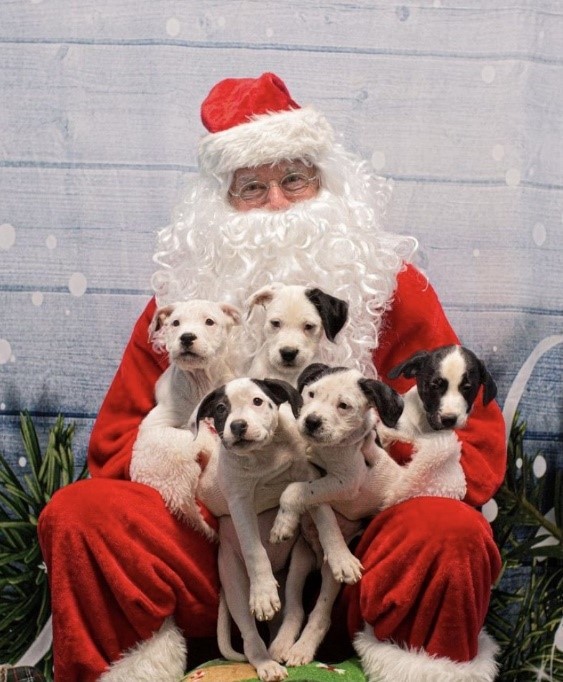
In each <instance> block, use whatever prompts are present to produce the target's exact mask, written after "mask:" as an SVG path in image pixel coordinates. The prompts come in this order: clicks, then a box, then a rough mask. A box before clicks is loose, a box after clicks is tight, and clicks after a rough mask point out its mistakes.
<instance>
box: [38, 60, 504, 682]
mask: <svg viewBox="0 0 563 682" xmlns="http://www.w3.org/2000/svg"><path fill="white" fill-rule="evenodd" d="M202 120H203V123H204V125H205V127H206V128H207V130H208V131H209V132H208V134H207V135H206V136H205V137H203V138H202V140H201V142H200V145H199V163H200V172H199V174H198V176H197V177H196V178H194V179H193V180H192V181H191V182H190V184H189V186H188V187H187V188H186V191H185V194H184V197H183V199H182V200H181V202H180V203H179V205H178V206H177V207H176V209H175V211H174V214H173V219H172V222H171V224H170V225H169V226H168V227H166V228H165V229H164V230H162V231H161V232H160V234H159V236H158V246H157V251H156V254H155V261H156V262H157V263H158V264H159V269H158V270H157V272H156V273H155V274H154V276H153V280H152V281H153V286H154V291H155V297H154V298H153V299H152V300H151V301H150V302H149V304H148V306H147V308H146V310H145V311H144V313H143V314H142V315H141V317H140V319H139V321H138V322H137V324H136V326H135V328H134V330H133V334H132V337H131V340H130V342H129V344H128V346H127V348H126V350H125V353H124V355H123V359H122V361H121V364H120V367H119V369H118V371H117V374H116V376H115V378H114V381H113V383H112V385H111V387H110V389H109V391H108V394H107V396H106V398H105V400H104V403H103V405H102V407H101V409H100V412H99V415H98V418H97V420H96V423H95V426H94V429H93V433H92V437H91V441H90V446H89V452H88V463H89V468H90V473H91V478H90V479H89V480H86V481H81V482H77V483H74V484H72V485H70V486H67V487H66V488H64V489H62V490H61V491H59V492H58V493H57V494H56V495H55V496H54V498H53V500H52V501H51V502H50V503H49V504H48V505H47V507H46V508H45V510H44V512H43V514H42V516H41V518H40V523H39V532H40V539H41V545H42V549H43V553H44V556H45V560H46V563H47V565H48V570H49V577H50V581H51V588H52V609H53V632H54V656H55V672H56V679H57V680H61V681H63V680H64V682H91V681H94V680H98V679H101V680H105V681H106V682H107V681H116V680H128V681H130V680H136V682H140V681H141V680H146V681H147V682H148V680H155V679H158V680H177V679H179V678H180V677H181V675H182V672H183V671H184V668H185V665H186V644H185V640H186V638H189V639H190V641H193V642H196V643H194V644H192V645H191V646H197V638H199V637H208V636H213V635H214V633H215V628H216V615H217V602H218V578H217V568H216V547H215V546H214V544H213V543H212V542H210V541H209V540H207V539H206V538H205V537H203V536H202V535H201V534H199V533H198V532H197V531H195V530H194V529H192V528H190V527H189V526H187V525H186V524H185V523H183V522H182V521H181V520H179V519H177V518H176V517H175V516H173V515H172V514H171V513H170V512H169V511H168V510H167V508H166V506H165V504H164V502H163V500H162V498H161V497H160V496H159V494H158V492H156V491H155V490H154V489H152V488H150V487H148V486H145V485H142V484H140V483H135V482H132V481H131V480H130V476H129V465H130V461H131V452H132V447H133V444H134V442H135V439H136V436H137V431H138V427H139V424H140V422H141V421H142V419H143V417H144V416H145V415H146V414H147V413H148V412H149V410H150V409H151V408H152V407H153V405H154V385H155V383H156V381H157V379H158V378H159V376H160V375H161V374H162V372H163V371H164V370H165V368H166V365H167V360H166V358H165V356H163V355H159V354H157V353H155V351H154V350H153V348H152V346H151V344H150V343H149V342H148V338H147V329H148V326H149V323H150V321H151V318H152V316H153V314H154V311H155V308H156V305H157V304H163V303H167V302H171V301H176V300H189V299H192V298H204V299H215V300H221V301H225V300H227V301H230V302H232V303H234V304H236V305H242V304H243V303H244V301H245V300H246V299H247V298H248V296H249V295H250V294H251V293H252V292H253V291H255V290H257V289H258V288H259V287H261V286H263V285H265V284H267V283H270V282H275V281H281V282H285V283H292V284H304V285H307V286H314V287H319V288H321V289H324V290H325V291H327V292H330V293H331V294H332V295H334V296H338V297H339V298H341V299H344V300H346V301H347V302H348V303H349V306H350V307H349V323H348V324H347V325H346V327H345V328H344V329H343V330H342V332H341V334H340V335H339V338H338V343H336V344H334V343H326V345H324V346H323V347H322V349H321V356H322V359H323V360H325V361H327V362H329V363H331V364H332V363H338V364H340V365H348V366H356V367H358V368H359V369H361V370H362V371H363V372H364V373H365V374H366V375H371V376H375V375H378V376H379V377H380V378H381V379H383V380H385V381H387V372H388V371H389V370H390V369H391V368H392V367H393V366H395V365H397V364H398V363H399V362H401V361H402V360H404V359H405V358H407V357H408V356H409V355H411V354H412V353H413V352H415V351H417V350H420V349H431V348H435V347H438V346H441V345H445V344H449V343H456V342H457V341H458V339H457V337H456V334H455V332H454V331H453V330H452V328H451V326H450V324H449V322H448V320H447V319H446V316H445V314H444V311H443V309H442V307H441V305H440V303H439V301H438V299H437V297H436V294H435V292H434V291H433V289H432V287H431V286H430V284H429V283H428V281H427V279H426V277H425V276H424V275H423V274H421V273H420V272H419V271H418V270H417V269H416V268H415V267H413V265H412V264H409V260H410V259H411V257H412V254H413V253H414V250H415V248H416V241H415V240H414V239H412V238H409V237H403V236H398V235H394V234H391V233H389V232H387V231H385V230H384V228H383V225H382V221H383V216H384V209H385V206H386V204H387V201H388V199H389V196H390V192H391V188H390V185H389V183H388V182H386V181H385V180H383V179H381V178H377V177H374V175H373V174H372V173H371V172H370V169H369V167H368V165H367V164H366V163H365V162H362V161H361V160H360V159H358V158H357V157H355V156H354V155H352V154H350V153H348V152H346V151H345V149H344V148H343V147H342V146H341V144H340V143H339V142H338V141H337V138H336V136H335V133H334V131H333V129H332V127H331V126H330V124H329V123H328V121H327V120H326V118H325V117H324V116H323V115H322V114H321V113H319V112H318V111H317V110H315V109H314V108H313V107H300V106H299V105H298V104H297V103H296V102H295V101H294V100H293V99H292V98H291V95H290V94H289V92H288V90H287V88H286V86H285V84H284V83H283V82H282V81H281V80H280V79H279V78H278V77H277V76H276V75H274V74H271V73H265V74H263V75H262V76H260V77H259V78H255V79H254V78H243V79H227V80H224V81H221V82H220V83H218V84H217V85H216V86H215V87H214V88H213V89H212V90H211V92H210V93H209V95H208V97H207V98H206V99H205V101H204V102H203V105H202ZM256 343H257V339H253V338H252V337H251V338H250V345H251V347H250V351H249V352H250V353H251V352H252V346H253V344H254V346H255V344H256ZM389 383H390V384H391V385H393V387H394V388H396V389H397V390H398V391H400V392H404V391H405V390H407V388H408V387H409V386H410V383H409V381H407V380H405V379H403V378H399V379H397V380H395V381H389ZM504 434H505V431H504V425H503V421H502V416H501V413H500V410H499V408H498V406H497V405H496V403H494V402H492V403H489V404H488V405H487V406H484V405H483V402H482V399H481V397H479V398H478V400H477V402H476V405H475V407H474V410H473V412H472V414H471V417H470V419H469V421H468V425H467V427H466V428H465V429H463V430H462V431H460V432H459V434H458V436H459V439H460V440H461V442H462V460H461V461H462V466H463V469H464V473H465V476H466V480H467V494H466V497H465V499H464V500H463V501H458V500H452V499H444V498H431V497H419V498H416V499H411V500H408V501H405V502H402V503H400V504H396V505H394V506H392V507H390V508H388V509H386V510H385V511H383V512H381V513H379V514H378V515H376V516H375V517H374V518H372V519H369V520H368V521H367V522H366V530H365V531H364V533H363V536H362V538H361V540H360V542H359V544H358V546H357V547H356V549H355V552H356V554H357V556H358V557H359V558H360V559H361V562H362V564H363V566H364V569H365V571H364V575H363V577H362V579H361V581H360V582H359V583H358V584H357V585H355V586H351V587H347V588H345V590H344V591H343V593H342V596H341V599H340V601H339V609H341V610H343V612H345V613H346V618H345V619H344V620H345V621H347V633H346V637H347V638H348V641H349V642H353V645H354V647H355V649H356V652H357V653H358V655H359V656H360V658H361V662H362V665H363V668H364V671H365V673H366V676H367V678H368V679H370V680H374V681H375V680H388V681H389V682H401V681H405V682H406V681H410V680H412V681H415V680H416V682H421V681H422V680H428V681H431V682H436V681H437V680H451V681H452V682H453V681H454V680H455V681H456V682H458V681H459V680H474V681H477V680H479V681H480V682H482V681H487V680H493V679H494V678H495V674H496V664H495V661H494V654H495V650H496V646H495V644H494V642H493V641H492V640H491V639H490V638H489V637H488V635H487V634H486V633H485V631H484V630H483V623H484V620H485V616H486V612H487V608H488V604H489V596H490V590H491V585H492V583H493V581H494V580H495V579H496V577H497V575H498V572H499V569H500V557H499V553H498V550H497V548H496V546H495V544H494V541H493V538H492V533H491V530H490V527H489V526H488V524H487V522H486V521H485V519H484V518H483V516H482V515H481V514H480V513H479V511H477V509H476V507H478V506H479V505H482V504H483V503H485V502H486V501H487V500H489V499H490V498H491V496H492V495H493V494H494V493H495V491H496V489H497V488H498V486H499V485H500V483H501V481H502V478H503V474H504V467H505V456H506V448H505V435H504ZM394 456H395V457H396V458H402V461H405V460H406V458H408V453H403V454H400V453H399V452H396V453H394ZM202 512H203V513H204V514H206V515H207V518H208V520H209V522H210V523H213V522H214V520H213V519H212V517H211V515H210V514H209V512H208V511H207V510H206V509H205V508H204V507H202ZM336 620H338V621H339V623H340V624H341V623H342V619H336Z"/></svg>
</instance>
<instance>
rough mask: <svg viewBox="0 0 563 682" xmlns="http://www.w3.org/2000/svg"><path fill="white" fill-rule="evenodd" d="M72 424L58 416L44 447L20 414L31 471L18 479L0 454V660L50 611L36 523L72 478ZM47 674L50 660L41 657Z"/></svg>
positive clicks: (21, 649) (16, 653)
mask: <svg viewBox="0 0 563 682" xmlns="http://www.w3.org/2000/svg"><path fill="white" fill-rule="evenodd" d="M74 428H75V427H74V425H73V424H70V425H65V423H64V420H63V418H62V416H60V415H59V416H58V417H57V419H56V421H55V424H54V426H53V427H52V428H51V430H50V431H49V437H48V442H47V446H46V448H45V452H42V451H41V447H40V444H39V439H38V437H37V431H36V430H35V426H34V424H33V420H32V419H31V417H30V415H29V414H28V413H27V412H23V413H21V414H20V432H21V438H22V443H23V453H24V455H25V457H26V458H27V462H28V464H29V469H30V473H28V474H26V475H24V476H23V479H20V477H18V475H17V474H16V472H15V471H14V470H13V469H12V468H11V467H10V465H9V464H8V461H7V460H6V458H5V456H4V455H3V454H0V661H3V662H10V663H14V662H16V661H17V660H18V659H19V658H20V657H21V656H22V654H23V653H25V651H26V650H27V649H28V647H29V646H30V644H31V643H32V642H33V641H34V640H35V638H36V637H37V635H38V634H39V632H40V631H41V629H42V628H43V626H44V625H45V623H46V622H47V620H48V618H49V615H50V613H51V606H50V600H49V585H48V580H47V574H46V571H45V567H44V563H43V559H42V556H41V549H40V547H39V541H38V538H37V523H38V519H39V515H40V513H41V510H42V509H43V507H44V506H45V505H46V504H47V503H48V502H49V500H50V499H51V497H52V496H53V494H54V493H55V492H56V491H57V490H58V489H59V488H62V487H63V486H65V485H67V484H68V483H71V482H72V481H73V480H78V479H82V478H86V476H87V474H88V472H87V469H86V466H84V467H83V468H82V469H81V470H80V471H79V472H78V473H76V472H75V466H74V454H73V451H72V438H73V436H74ZM42 667H43V669H44V672H45V675H46V677H47V679H49V680H50V679H51V678H52V672H51V671H52V659H51V654H48V655H47V656H46V657H45V659H44V660H43V666H42Z"/></svg>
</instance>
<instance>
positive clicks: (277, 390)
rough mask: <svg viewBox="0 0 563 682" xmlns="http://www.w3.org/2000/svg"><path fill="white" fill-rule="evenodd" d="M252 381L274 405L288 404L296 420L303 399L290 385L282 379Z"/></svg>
mask: <svg viewBox="0 0 563 682" xmlns="http://www.w3.org/2000/svg"><path fill="white" fill-rule="evenodd" d="M252 381H254V382H255V383H256V384H258V386H260V388H261V389H262V390H263V391H264V393H265V394H266V395H267V396H268V397H270V398H271V399H272V400H273V401H274V402H275V403H276V405H281V404H282V403H289V405H290V407H291V411H292V412H293V416H294V417H295V418H296V419H297V417H298V416H299V412H300V410H301V407H302V406H303V399H302V398H301V394H300V393H299V392H298V391H297V390H296V389H295V388H294V387H293V386H292V385H291V384H289V383H288V382H287V381H283V380H282V379H253V380H252Z"/></svg>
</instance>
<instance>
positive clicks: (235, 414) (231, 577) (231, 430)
mask: <svg viewBox="0 0 563 682" xmlns="http://www.w3.org/2000/svg"><path fill="white" fill-rule="evenodd" d="M285 402H288V403H289V404H290V406H291V409H292V411H293V415H294V416H296V415H297V413H298V409H299V407H300V405H301V396H300V395H299V393H298V392H297V391H296V390H295V389H294V388H293V387H292V386H291V385H290V384H288V383H287V382H285V381H280V380H275V379H264V380H261V379H250V378H240V379H235V380H233V381H231V382H229V383H227V384H226V385H225V386H222V387H220V388H218V389H216V390H215V391H213V392H212V393H210V394H209V395H208V396H207V397H206V398H205V399H204V400H203V401H202V402H201V404H200V406H199V409H198V414H197V422H198V424H200V423H201V422H202V421H203V420H205V419H213V423H214V425H215V428H216V429H217V432H218V433H219V436H220V438H221V449H220V452H219V456H218V458H217V472H216V477H217V481H218V483H219V487H220V489H221V492H222V493H223V496H224V500H225V502H226V510H221V509H220V508H219V505H217V504H216V503H215V505H211V506H214V513H219V514H220V519H219V576H220V579H221V585H222V590H223V594H222V596H221V603H220V611H219V614H220V618H219V623H218V641H219V645H220V649H221V652H222V653H223V655H225V656H226V657H228V658H230V659H234V660H240V656H239V655H237V654H236V652H233V650H232V649H231V647H230V644H229V643H228V636H227V635H226V633H225V630H226V627H225V614H224V602H225V601H226V604H227V606H228V609H229V611H230V613H231V614H232V616H233V618H234V620H235V622H236V623H237V625H238V627H239V630H240V632H241V635H242V638H243V643H244V652H245V655H246V658H247V659H248V660H249V661H250V663H251V664H252V665H253V666H254V667H255V668H256V670H257V672H258V676H259V677H260V679H262V680H265V681H267V682H274V681H275V680H280V679H283V678H284V677H285V676H286V675H287V671H286V670H285V668H284V667H283V666H282V665H280V663H279V662H278V660H275V659H276V658H277V659H279V660H285V661H287V662H289V663H290V664H297V663H300V662H305V661H308V660H312V657H313V655H314V653H315V651H316V648H317V646H318V644H319V643H320V640H321V639H322V637H323V636H324V634H325V632H326V630H327V629H328V623H329V622H330V608H331V606H332V603H333V602H334V599H335V598H336V594H337V593H338V587H339V585H338V583H337V580H338V581H341V582H342V581H345V582H356V581H357V580H358V579H359V578H360V574H361V566H360V564H359V561H358V560H357V559H356V558H355V557H354V556H353V555H352V554H351V552H350V551H349V550H348V547H347V546H346V543H345V541H344V539H343V537H342V534H341V533H340V530H339V528H338V524H337V522H336V518H335V516H334V512H333V511H332V509H331V508H330V507H328V506H327V505H321V506H319V507H317V508H315V509H312V510H311V516H312V517H313V519H314V522H315V524H316V526H317V528H318V531H319V539H320V542H321V544H322V546H323V549H324V551H325V554H326V557H327V563H328V566H324V567H323V569H322V572H323V587H322V588H321V594H322V597H323V600H322V605H321V606H320V607H319V609H317V612H316V614H315V613H314V614H311V616H312V617H313V618H314V620H313V623H312V625H311V627H310V628H309V630H307V628H306V631H304V633H303V634H304V635H306V636H305V639H304V640H303V641H302V639H300V640H299V641H298V642H296V643H295V639H296V638H297V636H298V634H299V630H300V627H301V622H302V619H303V611H302V608H300V598H301V593H300V592H299V589H300V588H301V586H302V573H303V572H304V571H306V572H309V570H311V569H312V568H313V567H314V563H315V561H314V557H312V553H311V550H310V548H309V547H308V546H307V545H306V544H305V542H304V541H303V539H302V538H299V539H298V540H297V543H296V544H295V546H294V547H293V553H292V558H291V564H292V565H293V570H292V568H291V567H290V571H289V578H288V581H287V585H286V589H287V590H288V591H289V593H290V595H291V598H290V599H289V600H288V602H289V603H290V604H291V605H292V609H293V610H291V612H290V613H287V612H286V613H285V618H286V619H287V618H288V619H289V621H291V622H289V621H288V622H287V624H286V625H285V627H284V625H283V624H282V627H281V629H280V633H282V634H280V635H279V637H278V638H276V640H275V642H274V643H273V645H272V646H273V651H272V652H268V650H267V649H266V645H265V644H264V642H263V640H262V638H261V637H260V635H259V633H258V630H257V628H256V622H255V617H256V618H257V619H258V620H270V619H272V618H273V617H274V615H275V614H276V612H277V611H278V610H279V609H280V607H281V602H280V598H279V596H278V589H277V587H278V586H277V581H276V578H275V576H274V571H275V570H279V569H281V568H282V567H283V566H284V565H285V562H286V559H287V556H288V554H289V552H290V551H291V549H292V545H293V543H285V547H283V548H273V547H271V546H270V547H269V551H268V550H267V549H266V547H265V543H266V539H265V537H264V536H265V533H266V532H268V531H269V529H270V527H271V523H272V520H273V518H274V514H275V509H273V510H272V512H271V513H270V514H269V516H268V515H267V514H266V515H264V514H261V515H260V517H259V516H258V515H259V514H260V513H261V512H264V511H265V510H268V509H272V508H274V507H276V506H277V503H278V499H279V496H280V494H281V492H282V490H284V489H285V487H286V486H287V484H288V482H290V481H293V480H303V479H307V478H310V477H311V476H315V475H316V472H315V471H314V469H313V467H311V466H310V464H309V463H308V461H307V456H306V452H305V444H304V442H303V440H302V438H301V437H300V435H299V432H298V430H297V428H296V423H295V418H294V416H292V415H287V414H286V412H285V411H283V410H280V409H279V407H280V405H282V404H283V403H285ZM203 501H204V502H205V503H206V505H208V504H209V503H208V501H207V500H206V499H205V498H204V499H203ZM221 511H223V514H228V515H229V516H227V515H221ZM295 566H299V567H300V570H299V571H297V570H295ZM332 573H334V577H333V575H332ZM325 578H326V580H325ZM335 578H336V580H335ZM297 593H298V594H297ZM223 595H224V596H223ZM284 623H285V619H284Z"/></svg>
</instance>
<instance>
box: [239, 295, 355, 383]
mask: <svg viewBox="0 0 563 682" xmlns="http://www.w3.org/2000/svg"><path fill="white" fill-rule="evenodd" d="M258 305H262V306H264V308H265V310H266V316H265V321H264V326H263V329H262V339H263V344H262V346H261V347H260V349H259V350H258V352H257V353H256V355H255V356H254V359H253V362H252V365H251V366H250V369H249V372H248V374H249V375H250V376H253V377H258V378H265V377H269V378H276V379H284V380H285V381H288V382H289V383H292V384H294V383H295V381H296V379H297V377H298V375H299V373H300V372H301V371H302V370H303V369H304V367H306V366H307V365H308V364H309V363H311V362H312V361H313V360H314V358H315V356H316V354H317V352H318V349H319V344H320V342H321V340H322V338H323V337H326V338H327V339H328V340H329V341H334V339H335V337H336V335H337V334H338V332H339V331H340V330H341V329H342V327H343V326H344V325H345V324H346V320H347V318H348V304H347V303H346V302H345V301H342V300H340V299H339V298H335V297H334V296H331V295H330V294H327V293H325V292H324V291H322V290H321V289H317V288H307V287H304V286H299V285H290V286H286V285H284V284H280V283H273V284H269V285H267V286H265V287H263V288H261V289H260V290H259V291H256V292H255V293H254V294H252V296H251V297H250V298H249V299H248V302H247V307H248V315H249V316H250V314H251V312H252V310H253V309H254V308H255V306H258Z"/></svg>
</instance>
